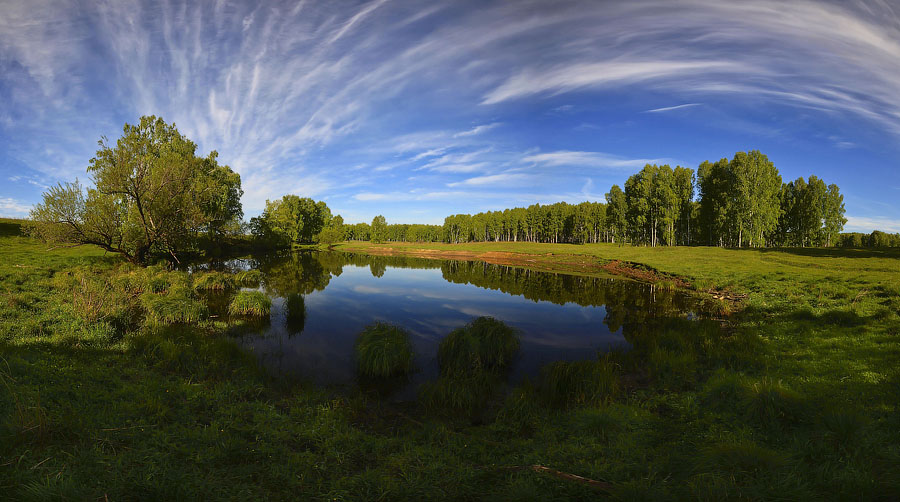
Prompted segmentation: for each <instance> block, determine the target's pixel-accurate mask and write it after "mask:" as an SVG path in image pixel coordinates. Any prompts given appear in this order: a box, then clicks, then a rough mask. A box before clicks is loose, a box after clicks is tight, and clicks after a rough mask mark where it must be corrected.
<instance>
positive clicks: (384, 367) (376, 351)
mask: <svg viewBox="0 0 900 502" xmlns="http://www.w3.org/2000/svg"><path fill="white" fill-rule="evenodd" d="M356 362H357V370H358V371H359V374H360V375H364V376H368V377H375V378H387V377H391V376H395V375H402V374H404V373H408V372H409V371H411V370H412V368H413V351H412V344H411V343H410V341H409V333H407V332H406V330H404V329H403V328H400V327H398V326H394V325H391V324H387V323H383V322H377V323H375V324H371V325H369V326H367V327H366V328H365V329H364V330H363V331H362V332H361V333H360V334H359V336H358V337H357V339H356Z"/></svg>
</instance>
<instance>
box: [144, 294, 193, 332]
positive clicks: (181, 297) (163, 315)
mask: <svg viewBox="0 0 900 502" xmlns="http://www.w3.org/2000/svg"><path fill="white" fill-rule="evenodd" d="M141 304H142V305H143V306H144V309H145V310H146V311H147V322H148V324H150V325H151V326H156V325H165V324H176V323H183V324H187V323H195V322H198V321H199V320H200V319H202V318H203V316H204V315H205V314H206V306H205V305H203V304H202V303H200V302H199V301H197V300H195V299H194V298H191V297H190V296H188V295H186V294H184V293H183V292H182V293H180V294H179V293H169V294H165V295H155V294H152V293H144V294H143V295H141Z"/></svg>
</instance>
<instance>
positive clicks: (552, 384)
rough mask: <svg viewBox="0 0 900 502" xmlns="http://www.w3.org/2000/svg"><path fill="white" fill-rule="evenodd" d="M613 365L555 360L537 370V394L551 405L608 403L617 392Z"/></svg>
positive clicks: (598, 361) (569, 405)
mask: <svg viewBox="0 0 900 502" xmlns="http://www.w3.org/2000/svg"><path fill="white" fill-rule="evenodd" d="M618 387H619V385H618V378H617V376H616V371H615V365H614V364H613V363H612V362H610V361H609V360H608V359H607V358H604V359H600V360H595V361H556V362H553V363H550V364H548V365H546V366H544V367H543V368H542V369H541V385H540V388H541V393H542V394H543V396H544V399H545V400H546V401H547V402H548V403H550V404H551V405H553V406H559V407H564V408H565V407H573V406H584V405H593V404H600V403H605V402H608V401H610V400H611V399H612V398H613V397H614V396H615V394H616V393H617V392H618Z"/></svg>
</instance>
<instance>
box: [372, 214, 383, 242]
mask: <svg viewBox="0 0 900 502" xmlns="http://www.w3.org/2000/svg"><path fill="white" fill-rule="evenodd" d="M385 237H387V220H385V219H384V216H382V215H380V214H379V215H378V216H376V217H375V218H373V219H372V242H376V243H381V242H384V239H385Z"/></svg>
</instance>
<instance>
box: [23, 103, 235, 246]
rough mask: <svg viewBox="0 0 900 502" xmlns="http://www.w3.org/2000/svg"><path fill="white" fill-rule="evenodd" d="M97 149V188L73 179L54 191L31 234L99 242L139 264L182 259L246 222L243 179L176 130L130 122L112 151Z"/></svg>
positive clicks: (93, 168) (36, 214)
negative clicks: (203, 239)
mask: <svg viewBox="0 0 900 502" xmlns="http://www.w3.org/2000/svg"><path fill="white" fill-rule="evenodd" d="M98 143H99V145H100V149H99V150H97V154H96V156H95V157H94V158H93V159H91V161H90V165H89V166H88V168H87V171H88V174H89V175H90V176H91V177H92V179H93V182H94V187H93V188H88V189H87V190H85V188H84V187H82V185H81V184H80V183H79V182H78V181H75V182H74V183H63V184H59V185H57V186H55V187H52V188H50V189H49V190H48V191H47V192H46V193H44V197H43V202H42V203H41V204H38V205H36V206H35V207H34V209H33V210H32V211H31V220H32V222H31V225H30V231H31V233H32V234H33V235H35V236H37V237H39V238H42V239H43V240H45V241H47V242H54V243H61V244H76V245H77V244H94V245H97V246H99V247H101V248H103V249H105V250H107V251H111V252H114V253H119V254H122V255H123V256H125V257H126V258H127V259H128V260H130V261H132V262H135V263H145V262H146V261H147V260H148V259H149V258H150V257H151V256H153V255H154V254H165V255H167V256H169V257H171V258H172V259H175V260H176V261H177V260H178V253H179V252H181V251H184V250H187V249H191V248H193V247H195V246H196V244H197V239H198V237H199V236H200V235H201V234H204V233H205V234H209V235H211V236H216V235H217V234H221V233H222V232H223V230H224V228H225V227H226V225H228V224H230V223H233V222H235V221H238V220H240V218H241V217H242V211H241V203H240V198H241V195H242V194H243V191H242V190H241V178H240V175H238V174H237V173H235V172H233V171H232V170H231V169H230V168H229V167H228V166H223V165H219V163H218V161H217V160H216V158H217V156H218V154H217V153H216V152H215V151H213V152H211V153H210V154H209V155H208V156H206V157H199V156H197V155H196V150H197V145H196V144H194V142H192V141H191V140H189V139H187V138H186V137H184V136H183V135H182V134H181V133H180V132H178V129H176V127H175V124H167V123H166V122H165V121H164V120H163V119H161V118H158V117H154V116H149V117H146V116H145V117H141V120H140V123H139V124H137V125H131V124H125V127H124V130H123V134H122V137H121V138H119V139H118V140H117V141H116V143H115V144H114V145H112V144H110V143H109V141H108V140H107V139H106V138H102V139H101V140H100V141H99V142H98Z"/></svg>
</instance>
